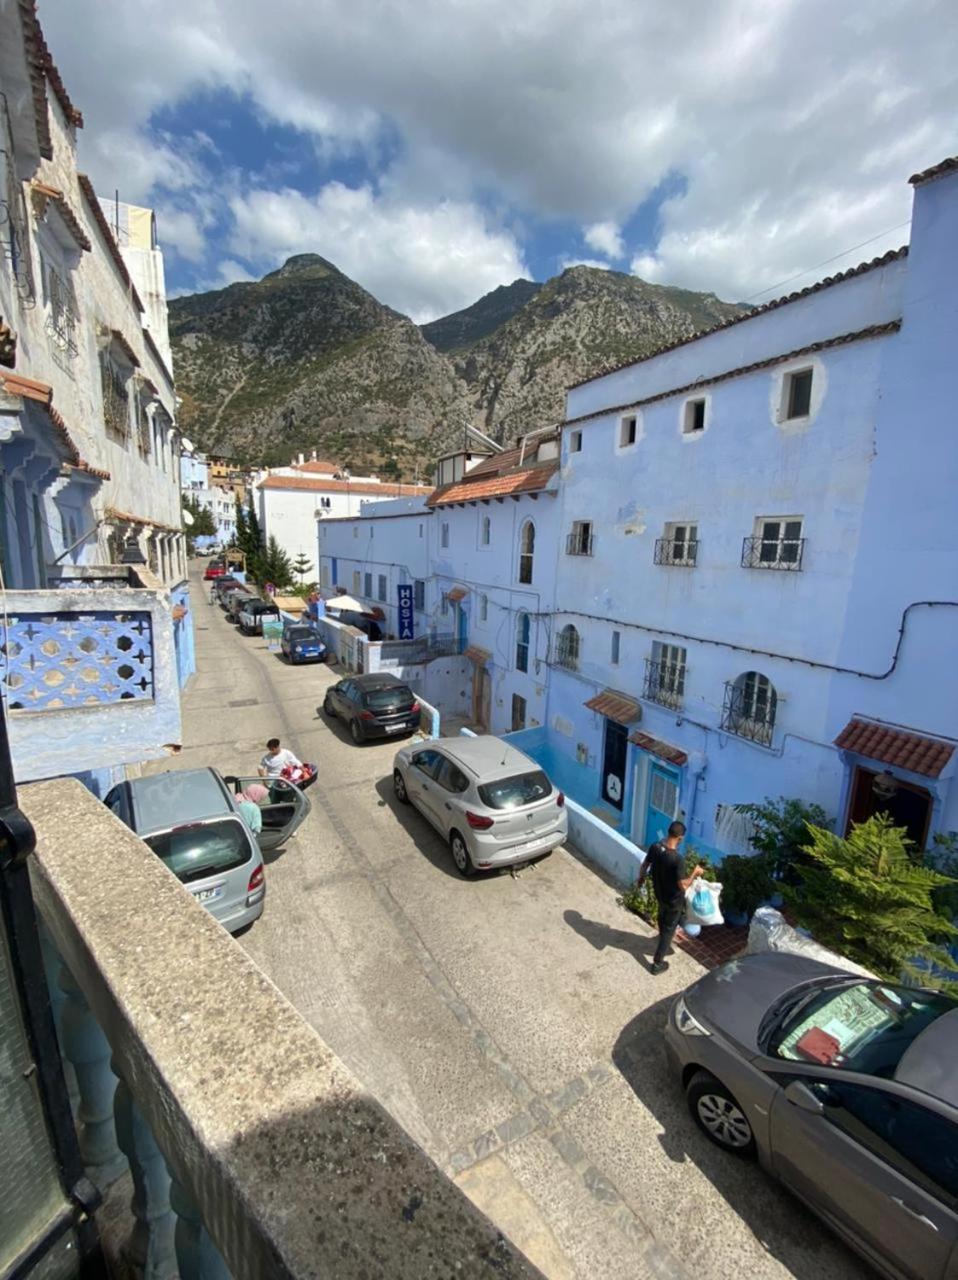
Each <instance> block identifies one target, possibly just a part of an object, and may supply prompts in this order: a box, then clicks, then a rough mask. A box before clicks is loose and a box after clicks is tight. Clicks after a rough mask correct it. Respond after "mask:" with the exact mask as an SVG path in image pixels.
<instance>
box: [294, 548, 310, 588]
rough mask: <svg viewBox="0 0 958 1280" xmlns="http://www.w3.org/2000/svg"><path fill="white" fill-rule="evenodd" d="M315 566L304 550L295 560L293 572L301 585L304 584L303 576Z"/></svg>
mask: <svg viewBox="0 0 958 1280" xmlns="http://www.w3.org/2000/svg"><path fill="white" fill-rule="evenodd" d="M312 567H313V562H312V560H310V558H309V556H308V555H306V553H305V552H304V551H301V552H300V553H299V555H298V556H297V557H296V559H295V560H294V561H293V573H295V574H296V576H297V578H299V582H300V586H302V584H303V578H304V577H305V576H306V574H307V573H309V571H310V569H312Z"/></svg>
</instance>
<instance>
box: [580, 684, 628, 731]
mask: <svg viewBox="0 0 958 1280" xmlns="http://www.w3.org/2000/svg"><path fill="white" fill-rule="evenodd" d="M582 705H583V706H585V707H588V708H589V710H590V711H597V712H598V713H599V715H600V716H606V717H607V719H609V720H615V721H616V722H617V723H618V724H635V722H636V720H641V719H642V708H641V706H640V705H639V703H638V702H636V700H635V698H630V697H629V695H628V694H626V693H619V692H618V690H617V689H603V690H602V692H601V693H597V694H596V695H595V697H594V698H590V699H589V700H588V702H584V703H583V704H582Z"/></svg>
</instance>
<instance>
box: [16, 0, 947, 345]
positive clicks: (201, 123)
mask: <svg viewBox="0 0 958 1280" xmlns="http://www.w3.org/2000/svg"><path fill="white" fill-rule="evenodd" d="M39 10H40V18H41V21H42V22H43V25H44V29H45V31H46V35H47V40H48V43H49V44H50V47H51V50H52V52H53V55H54V58H55V59H56V61H57V63H58V65H59V67H60V69H61V71H62V73H63V76H64V79H65V81H66V84H67V88H68V90H69V92H70V94H71V96H72V97H73V99H74V101H75V102H76V103H77V105H78V106H79V107H80V108H81V110H82V111H83V113H84V116H85V119H86V128H85V129H84V130H83V131H82V132H81V135H80V137H81V164H82V165H83V166H85V168H86V169H87V170H88V171H89V172H90V174H91V176H92V177H93V179H94V182H95V184H96V186H97V189H98V190H99V191H100V193H101V194H108V193H112V192H113V190H114V189H117V188H118V189H119V192H120V197H121V199H126V200H129V201H132V202H139V203H145V204H152V205H153V206H154V207H155V208H156V210H157V216H158V219H159V229H160V237H161V240H162V242H163V247H164V249H165V251H166V254H167V274H168V284H169V287H170V292H171V293H182V292H193V291H195V290H198V289H209V288H219V287H221V286H223V285H224V284H228V283H230V282H232V281H234V280H243V279H248V278H252V277H258V276H260V275H262V274H263V273H264V272H265V271H268V270H271V269H272V268H274V267H275V266H277V265H278V264H279V263H281V262H282V261H283V260H284V259H285V258H286V257H288V256H289V255H290V254H293V253H300V252H310V251H311V252H316V253H320V254H322V255H323V256H324V257H326V258H329V259H330V260H331V261H333V262H335V263H336V265H337V266H339V267H340V268H341V269H342V270H343V271H345V272H346V273H347V274H348V275H350V276H352V277H353V278H354V279H356V280H358V281H359V282H360V283H361V284H363V285H364V286H365V287H366V288H368V289H369V290H371V292H372V293H374V294H375V295H376V296H377V297H378V298H380V299H381V300H382V301H384V302H387V303H389V304H390V305H391V306H393V307H396V308H397V309H398V310H400V311H404V312H406V313H407V314H409V315H412V316H413V317H414V318H415V319H417V320H424V319H429V318H432V317H434V316H437V315H442V314H444V313H446V312H449V311H453V310H456V309H457V308H459V307H462V306H466V305H468V304H469V303H471V302H473V301H475V299H476V298H477V297H479V296H480V295H481V294H483V293H486V292H488V291H489V290H490V289H493V288H495V287H496V286H497V285H499V284H507V283H509V282H510V281H512V280H514V279H515V278H516V277H517V276H520V275H525V276H528V277H531V278H534V279H539V280H543V279H546V278H548V277H549V276H550V275H554V274H556V273H557V272H558V271H560V270H562V268H563V267H564V266H566V265H568V264H570V263H573V262H589V263H591V264H593V265H598V266H604V267H613V268H614V269H616V270H619V271H632V272H634V273H636V274H638V275H641V276H642V277H643V278H645V279H648V280H655V281H661V282H664V283H669V284H679V285H683V286H686V287H689V288H693V289H711V290H714V291H715V292H716V293H718V294H719V295H720V296H721V297H724V298H727V299H733V300H738V299H745V298H752V299H754V300H756V301H764V300H767V299H768V298H770V297H773V296H775V295H776V293H777V292H781V288H780V286H782V285H783V284H784V283H785V282H789V284H790V287H794V288H797V287H801V286H802V285H804V284H809V283H811V282H812V281H813V280H814V279H815V278H817V277H819V276H822V275H829V274H831V273H833V272H834V271H836V270H840V269H841V268H843V267H847V266H851V265H854V263H856V262H859V261H861V260H862V259H864V258H870V257H873V256H875V254H877V253H880V252H883V251H884V250H885V249H887V248H890V247H893V246H897V245H899V244H901V243H902V242H903V241H904V240H905V239H906V238H907V226H903V225H902V224H906V223H907V220H908V216H909V211H910V203H911V191H910V188H909V187H908V185H907V178H908V176H909V175H910V174H911V173H912V172H914V171H915V170H916V169H920V168H923V167H926V166H928V165H930V164H933V163H935V162H937V161H938V160H940V159H942V158H943V157H944V156H946V155H950V154H953V153H954V152H956V151H958V15H956V10H955V6H954V0H846V2H843V0H681V2H679V3H676V2H673V3H662V0H523V3H522V4H517V3H516V0H350V2H349V3H346V2H345V0H338V2H334V0H269V3H265V4H264V3H263V0H122V2H121V0H40V5H39ZM864 242H868V243H864ZM838 255H841V256H838ZM800 273H802V274H800ZM793 278H794V282H793Z"/></svg>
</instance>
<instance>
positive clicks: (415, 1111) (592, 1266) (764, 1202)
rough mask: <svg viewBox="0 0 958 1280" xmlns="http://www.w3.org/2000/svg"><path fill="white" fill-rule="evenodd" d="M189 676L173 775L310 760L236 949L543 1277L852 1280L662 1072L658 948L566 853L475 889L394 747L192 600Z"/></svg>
mask: <svg viewBox="0 0 958 1280" xmlns="http://www.w3.org/2000/svg"><path fill="white" fill-rule="evenodd" d="M194 600H195V602H196V603H195V607H194V619H195V623H196V629H197V630H196V639H197V652H198V659H199V672H198V674H197V675H196V676H195V677H194V678H193V680H192V681H191V683H190V685H189V688H188V691H187V694H186V698H185V704H184V714H185V725H184V751H183V753H182V755H180V756H179V757H178V758H177V760H176V762H175V767H186V768H189V767H193V766H195V765H199V764H215V765H217V766H218V767H220V768H221V769H223V770H224V771H226V772H238V773H242V772H249V773H252V772H255V764H256V761H257V760H258V759H259V757H260V755H261V754H262V751H263V744H264V742H265V740H266V738H267V737H270V736H272V735H273V734H276V735H278V736H280V737H281V738H282V739H283V741H284V743H287V744H289V745H290V746H292V747H293V748H294V750H296V751H297V752H298V754H299V755H300V756H301V758H304V759H311V760H317V761H319V762H320V769H321V772H320V781H319V782H318V783H317V785H316V786H315V787H314V788H313V789H312V790H311V791H310V793H309V795H310V798H311V800H312V805H313V812H312V813H311V815H310V817H309V819H308V820H307V822H306V823H305V824H304V826H303V827H302V828H301V830H300V832H299V833H298V835H297V836H296V837H295V838H294V839H293V840H292V841H290V843H289V845H288V846H287V848H286V849H285V850H284V851H282V852H280V853H279V854H277V855H275V856H274V857H273V859H272V860H271V861H270V865H269V866H268V869H267V884H268V892H267V901H266V910H265V913H264V915H263V917H262V919H261V920H260V921H259V922H258V923H257V924H256V925H254V926H253V928H252V929H251V930H250V931H249V932H248V933H247V934H246V935H245V936H244V937H243V938H242V939H241V940H240V942H241V945H242V946H244V947H245V948H246V950H247V951H248V952H249V954H250V955H251V956H252V957H253V958H254V959H255V960H256V961H257V963H258V964H259V965H260V966H261V967H262V968H263V969H264V970H265V971H266V972H267V973H268V974H269V976H270V977H271V978H272V980H273V981H274V982H275V983H276V985H277V986H278V987H279V988H280V990H281V991H283V992H284V993H285V995H286V996H287V997H288V998H289V999H290V1000H291V1001H292V1003H293V1004H294V1005H295V1006H296V1007H297V1008H298V1009H299V1010H300V1012H301V1013H302V1014H303V1016H304V1017H305V1018H307V1019H308V1020H309V1021H310V1022H311V1023H312V1024H313V1025H314V1026H315V1027H316V1029H317V1030H318V1031H319V1033H320V1034H321V1035H322V1037H323V1039H324V1040H325V1041H326V1042H327V1043H328V1044H329V1045H330V1046H331V1048H332V1049H333V1050H334V1051H335V1052H336V1053H337V1054H339V1056H340V1057H341V1058H342V1059H343V1061H344V1062H346V1063H347V1064H348V1065H349V1067H350V1068H351V1069H352V1070H353V1071H354V1072H355V1074H356V1075H357V1076H358V1078H359V1079H360V1080H361V1081H362V1082H363V1083H364V1084H365V1085H366V1086H367V1087H368V1088H369V1089H370V1090H371V1091H372V1092H373V1093H374V1094H376V1095H377V1096H378V1097H379V1098H380V1100H381V1101H382V1102H383V1104H384V1105H385V1106H386V1107H387V1108H388V1109H389V1110H390V1111H391V1112H392V1113H393V1114H394V1115H395V1116H396V1117H397V1119H398V1120H399V1121H400V1122H401V1123H402V1124H403V1125H404V1126H405V1127H406V1129H407V1130H408V1131H409V1132H410V1133H411V1134H412V1135H413V1136H414V1137H415V1138H416V1140H417V1141H418V1142H419V1143H420V1144H421V1145H422V1146H423V1147H424V1148H425V1149H426V1150H427V1151H428V1152H429V1153H430V1155H431V1156H432V1157H433V1158H434V1159H435V1160H436V1161H437V1163H438V1164H439V1165H440V1166H441V1167H442V1168H443V1169H445V1170H446V1171H447V1172H448V1173H449V1174H450V1175H451V1176H452V1177H454V1178H455V1179H456V1181H457V1182H458V1183H459V1184H460V1185H461V1186H462V1187H463V1189H464V1190H465V1191H466V1192H467V1193H468V1194H469V1195H470V1196H471V1197H472V1198H473V1199H474V1200H475V1201H476V1202H477V1203H478V1204H479V1205H480V1206H481V1207H482V1208H483V1209H484V1210H485V1211H486V1212H487V1213H489V1214H490V1215H491V1216H492V1217H493V1218H494V1219H495V1220H496V1221H497V1222H498V1223H499V1225H500V1226H502V1227H503V1229H505V1230H506V1231H507V1232H508V1233H509V1234H510V1235H511V1236H512V1238H513V1239H514V1240H515V1241H516V1243H517V1244H518V1245H519V1246H520V1247H521V1248H523V1249H524V1250H525V1251H526V1252H527V1253H528V1255H529V1256H530V1257H531V1258H532V1259H533V1260H534V1261H535V1262H536V1263H537V1264H538V1265H539V1266H540V1267H541V1268H542V1270H543V1271H544V1272H545V1273H546V1274H547V1275H549V1276H551V1277H555V1278H556V1280H572V1278H579V1277H601V1278H602V1280H646V1278H647V1277H649V1278H651V1277H655V1278H656V1280H671V1278H672V1277H693V1276H694V1277H696V1280H726V1278H732V1277H735V1278H736V1280H738V1277H741V1276H748V1277H749V1280H783V1278H784V1277H787V1276H796V1277H802V1278H803V1280H804V1277H808V1276H812V1275H814V1276H815V1277H816V1280H864V1277H865V1276H866V1274H870V1273H867V1272H866V1271H865V1269H864V1268H863V1267H862V1266H861V1265H860V1264H859V1263H858V1262H857V1261H856V1259H855V1258H854V1257H853V1256H852V1255H851V1254H850V1253H849V1252H847V1251H846V1250H845V1249H844V1247H843V1246H841V1245H840V1244H839V1243H838V1242H837V1241H836V1240H835V1239H834V1238H833V1237H831V1236H830V1235H829V1233H828V1232H827V1231H826V1230H825V1229H824V1228H823V1227H821V1226H820V1225H819V1224H818V1222H817V1221H816V1220H815V1219H814V1218H812V1217H811V1216H810V1215H808V1214H807V1213H806V1212H805V1211H804V1210H803V1209H802V1208H801V1207H800V1206H799V1204H798V1203H797V1202H796V1201H794V1200H793V1199H791V1197H789V1196H788V1195H787V1194H786V1193H784V1192H783V1191H781V1190H780V1189H779V1188H778V1187H776V1186H775V1185H773V1184H772V1183H771V1182H770V1181H769V1180H768V1179H767V1178H766V1177H765V1176H764V1175H763V1174H762V1173H761V1172H760V1171H759V1170H758V1169H756V1168H753V1167H751V1166H749V1165H745V1164H741V1163H740V1162H738V1161H735V1160H733V1159H731V1158H728V1157H726V1156H724V1155H723V1154H722V1153H721V1152H719V1151H717V1150H716V1149H714V1148H713V1147H711V1146H710V1144H709V1143H708V1142H707V1141H706V1140H705V1139H704V1138H703V1137H701V1135H700V1134H699V1133H698V1131H697V1130H696V1129H695V1128H694V1126H693V1125H692V1123H691V1121H690V1120H689V1119H688V1116H687V1113H686V1112H685V1109H684V1101H683V1099H682V1098H681V1096H680V1094H679V1093H678V1092H677V1090H676V1088H675V1086H674V1084H673V1082H672V1081H671V1079H670V1078H669V1077H668V1075H667V1073H666V1070H665V1064H664V1060H663V1054H662V1049H661V1029H662V1025H663V1019H664V1016H665V1010H666V1007H667V1005H668V1003H669V1000H670V997H671V996H672V995H673V994H674V993H675V992H676V991H678V990H680V989H681V988H682V987H684V986H685V985H687V984H688V983H689V982H690V981H692V980H693V979H694V978H695V977H696V976H697V975H698V973H699V972H700V970H699V968H698V966H697V965H696V963H695V962H694V961H693V960H691V959H690V958H689V957H688V956H685V955H682V954H677V955H676V956H675V957H674V959H673V961H672V964H671V968H670V970H669V972H668V973H666V974H664V975H663V976H662V977H660V978H658V979H655V978H652V977H651V975H650V974H649V972H648V957H649V955H650V952H651V944H652V937H651V934H650V931H649V930H648V929H646V928H645V926H644V925H643V924H642V923H641V921H638V920H637V919H636V918H635V917H633V916H630V915H627V914H626V913H625V912H624V911H623V910H622V909H621V908H620V907H618V906H617V904H616V896H615V892H614V890H613V889H611V888H610V887H609V886H607V885H606V884H604V883H603V882H602V880H600V879H599V877H598V876H596V875H595V874H594V873H593V872H592V871H590V870H589V869H588V868H587V867H586V866H585V865H583V864H582V863H580V862H579V861H578V860H577V859H576V858H575V857H574V856H572V855H571V854H570V853H569V852H568V851H566V850H560V851H558V852H557V853H555V854H553V855H552V857H550V858H548V859H546V860H545V861H544V862H543V863H541V864H540V865H539V866H538V867H537V868H535V869H527V870H524V871H523V872H521V873H520V874H519V875H518V876H517V877H515V878H513V877H512V876H511V875H509V874H508V873H505V874H499V875H493V876H487V877H485V878H481V879H476V880H474V881H470V882H466V881H463V880H461V879H460V878H459V877H458V875H456V874H455V871H454V868H453V866H452V862H451V859H450V857H449V855H448V853H447V851H446V848H445V846H444V845H443V844H442V843H441V842H440V840H439V838H438V837H437V836H436V835H435V834H434V833H433V832H432V830H431V828H429V827H427V825H426V823H425V821H424V820H423V819H421V818H420V817H419V816H418V815H416V814H415V813H412V812H410V811H408V810H400V809H399V808H398V807H397V806H396V805H395V803H394V801H393V798H392V789H391V782H390V777H391V759H392V753H393V750H394V747H393V746H392V745H391V744H388V743H385V744H382V745H379V744H371V745H368V746H365V747H361V748H357V747H355V746H353V745H352V743H351V742H350V741H349V739H348V737H347V735H346V734H345V733H344V732H342V731H341V730H340V729H339V728H338V727H337V726H330V725H329V724H327V723H326V722H324V720H323V719H322V718H321V717H320V716H319V715H318V714H317V707H318V706H319V704H320V703H321V701H322V694H323V690H324V689H325V687H326V686H327V685H328V684H329V683H331V682H332V681H333V680H334V679H336V678H337V677H336V675H335V674H334V673H333V672H332V671H331V670H329V669H327V668H325V667H306V668H290V667H288V666H286V665H285V664H284V663H283V661H282V660H281V659H280V657H279V656H278V655H277V654H275V653H269V652H268V651H267V650H266V647H265V644H264V642H263V641H262V640H261V639H258V638H257V639H253V638H248V639H246V638H243V637H240V636H238V635H237V634H236V632H235V631H234V630H233V628H232V627H231V626H230V625H229V624H228V623H227V622H226V620H225V617H224V616H223V614H222V612H221V611H220V610H219V609H218V608H216V607H213V608H210V607H208V606H207V605H206V603H205V593H204V592H203V590H202V588H201V587H199V586H197V588H196V589H195V590H194Z"/></svg>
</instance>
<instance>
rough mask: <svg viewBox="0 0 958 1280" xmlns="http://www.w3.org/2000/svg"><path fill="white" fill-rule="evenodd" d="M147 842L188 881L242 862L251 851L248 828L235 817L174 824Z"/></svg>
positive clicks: (176, 872) (174, 871) (175, 873)
mask: <svg viewBox="0 0 958 1280" xmlns="http://www.w3.org/2000/svg"><path fill="white" fill-rule="evenodd" d="M146 843H147V844H148V845H149V846H150V848H151V849H152V850H153V852H154V853H155V854H157V855H158V856H159V857H160V859H161V860H162V861H163V862H165V863H166V865H167V866H168V867H169V869H170V870H171V871H172V872H173V874H174V875H175V876H176V878H177V879H178V880H182V881H183V883H184V884H188V883H189V881H191V880H203V879H205V878H206V877H207V876H212V875H219V874H221V873H222V872H224V871H230V870H231V869H232V868H233V867H239V866H242V864H243V863H244V862H246V861H247V860H248V859H249V857H250V852H251V851H250V846H249V841H248V839H247V837H246V832H245V830H244V828H243V826H242V824H241V823H240V822H239V821H238V820H237V819H235V818H220V819H218V820H216V821H215V822H194V823H190V824H189V825H187V826H183V827H174V828H173V830H172V831H162V832H160V834H159V835H155V836H147V837H146Z"/></svg>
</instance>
